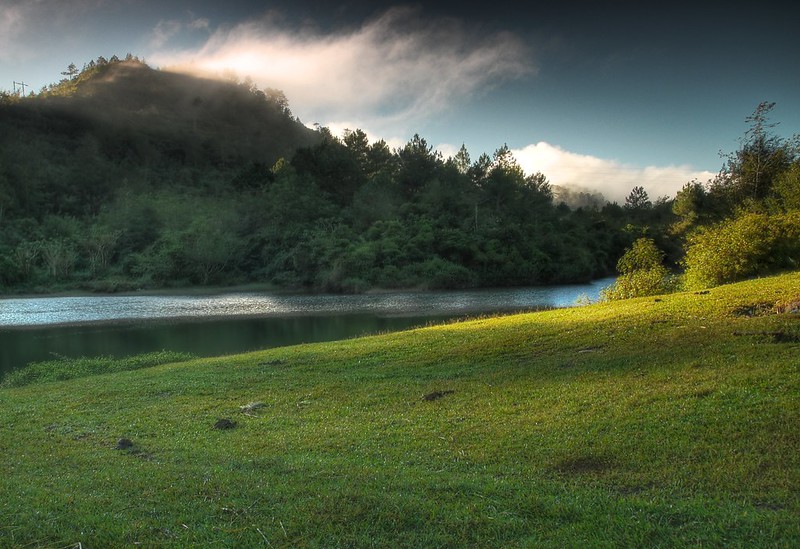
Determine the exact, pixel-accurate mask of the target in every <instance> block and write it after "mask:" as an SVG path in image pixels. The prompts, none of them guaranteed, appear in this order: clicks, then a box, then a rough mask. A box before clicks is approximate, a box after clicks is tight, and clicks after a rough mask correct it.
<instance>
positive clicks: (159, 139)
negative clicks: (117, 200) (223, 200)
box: [4, 59, 318, 166]
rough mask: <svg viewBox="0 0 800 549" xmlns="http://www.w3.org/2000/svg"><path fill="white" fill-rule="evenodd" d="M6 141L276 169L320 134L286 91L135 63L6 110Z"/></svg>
mask: <svg viewBox="0 0 800 549" xmlns="http://www.w3.org/2000/svg"><path fill="white" fill-rule="evenodd" d="M4 120H5V122H6V124H11V128H9V132H7V134H6V137H7V138H8V137H12V138H13V136H14V134H17V137H20V135H19V133H20V132H22V134H26V133H27V134H37V133H43V134H55V135H53V138H54V139H55V138H56V137H55V136H58V135H60V136H65V137H69V138H78V139H95V140H97V141H98V146H99V153H100V154H101V155H103V156H105V157H107V158H109V159H115V160H120V159H124V158H129V159H131V160H133V161H140V162H158V161H164V160H166V161H168V162H176V163H179V164H186V165H196V166H199V165H209V164H211V165H216V166H223V165H226V164H228V165H230V164H234V163H242V162H259V163H265V164H268V165H272V164H273V163H274V162H275V161H276V160H277V159H278V158H280V157H283V156H289V155H290V154H291V153H292V152H293V151H294V150H295V149H297V148H298V147H300V146H305V145H310V144H312V143H314V142H315V141H316V140H317V139H318V135H317V134H316V133H315V132H313V131H312V130H310V129H308V128H306V127H305V126H304V125H303V124H302V123H300V122H299V121H298V120H296V119H294V118H293V117H292V116H291V111H290V110H289V106H288V101H287V100H286V97H285V96H284V95H283V93H282V92H280V91H279V90H270V89H268V90H264V91H262V90H258V89H256V88H255V87H254V86H253V85H252V84H250V83H247V82H245V83H237V82H235V81H219V80H212V79H203V78H198V77H194V76H189V75H185V74H178V73H171V72H165V71H159V70H155V69H152V68H150V67H149V66H147V65H146V64H144V63H142V62H140V61H138V60H135V59H129V60H126V61H119V62H108V63H105V64H97V63H94V62H93V64H92V65H91V66H90V67H89V68H86V69H84V70H83V71H82V72H81V73H80V74H75V75H72V76H71V78H68V79H64V80H62V82H61V83H60V84H57V85H54V86H51V87H50V89H49V90H47V91H45V92H44V93H42V94H40V95H39V96H36V97H32V98H26V99H25V100H23V101H19V102H17V103H16V104H13V105H9V106H8V107H7V109H6V112H5V115H4Z"/></svg>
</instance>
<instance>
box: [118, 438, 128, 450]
mask: <svg viewBox="0 0 800 549" xmlns="http://www.w3.org/2000/svg"><path fill="white" fill-rule="evenodd" d="M131 448H133V441H132V440H131V439H129V438H121V439H119V440H118V441H117V445H116V446H114V449H115V450H130V449H131Z"/></svg>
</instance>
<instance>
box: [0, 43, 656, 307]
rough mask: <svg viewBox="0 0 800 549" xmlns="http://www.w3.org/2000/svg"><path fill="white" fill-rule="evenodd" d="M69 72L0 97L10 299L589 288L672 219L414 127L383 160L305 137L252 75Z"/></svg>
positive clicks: (99, 67)
mask: <svg viewBox="0 0 800 549" xmlns="http://www.w3.org/2000/svg"><path fill="white" fill-rule="evenodd" d="M75 71H76V68H75V67H69V68H67V71H65V74H64V76H65V77H66V78H64V79H63V81H62V82H60V83H59V84H58V85H55V86H52V87H51V89H49V90H48V91H47V92H46V93H42V94H40V95H38V96H35V97H32V98H26V99H25V100H24V101H19V102H16V103H14V104H3V105H0V109H2V116H0V224H2V227H3V231H2V232H0V250H7V253H6V256H5V259H4V261H3V262H2V265H1V266H0V277H2V281H3V283H4V290H5V291H16V292H19V291H48V290H54V289H69V288H84V289H108V288H111V289H113V288H144V287H169V286H181V285H192V284H218V285H226V284H239V283H249V282H270V283H272V284H275V285H278V286H284V287H289V288H294V289H310V290H317V291H319V290H325V291H343V292H352V291H365V290H367V289H369V288H376V287H377V288H382V287H386V288H404V287H406V288H416V287H435V288H440V287H449V288H461V287H467V286H511V285H532V284H533V285H536V284H539V285H540V284H553V283H569V282H582V281H586V280H589V279H592V278H596V277H600V276H605V275H608V274H610V273H611V272H613V267H614V263H615V262H616V260H617V259H618V257H619V256H620V255H621V254H622V252H623V250H624V248H625V247H626V246H628V245H629V244H630V243H631V241H632V240H633V237H632V236H631V235H632V234H633V233H625V232H624V231H623V230H622V229H623V227H625V226H626V225H628V224H635V226H636V227H637V231H639V232H641V233H642V234H648V235H651V234H654V235H659V234H661V233H663V228H664V227H666V226H668V224H669V223H668V222H667V221H665V220H664V219H662V211H661V210H659V209H658V208H657V207H647V208H644V209H642V208H635V209H629V208H625V209H623V208H618V210H614V209H613V208H606V207H603V208H595V209H594V210H593V211H592V213H588V212H582V211H580V212H577V211H571V210H570V209H569V208H568V207H566V206H556V205H555V204H554V203H553V189H552V188H551V186H550V184H549V182H548V180H547V178H546V176H545V175H544V174H541V173H537V174H533V175H529V176H526V175H525V174H524V173H523V171H522V169H521V168H520V166H519V165H518V164H517V162H516V160H515V159H514V157H513V155H512V153H511V151H510V149H509V148H508V146H505V145H504V146H503V147H501V148H499V149H498V150H497V151H495V153H494V155H493V156H491V157H490V156H489V155H486V154H481V155H480V156H479V157H478V159H477V160H476V161H475V162H472V161H471V159H470V155H469V153H468V152H467V150H466V147H462V149H461V150H460V151H459V152H458V153H457V154H456V155H455V158H452V159H447V160H444V159H443V158H442V155H441V154H440V153H439V152H437V151H435V150H434V149H433V147H432V146H431V145H430V144H428V143H427V141H426V140H425V139H424V138H422V137H420V136H419V135H415V136H414V137H413V138H412V139H411V140H410V141H409V142H408V143H407V144H406V145H404V146H403V147H400V148H398V149H396V150H391V149H390V148H389V147H388V146H387V144H386V143H385V142H383V141H378V142H375V143H372V144H370V142H369V140H368V138H367V135H366V134H365V133H364V132H363V131H361V130H353V131H350V130H348V131H346V132H345V134H344V136H343V137H342V138H341V139H340V138H338V137H335V136H333V135H332V134H331V132H330V131H329V130H328V129H327V128H320V129H319V131H317V132H313V131H310V130H308V129H307V128H305V127H304V126H302V125H301V124H299V122H298V121H296V120H295V119H293V118H291V113H290V110H289V108H288V102H287V100H286V97H285V96H284V95H283V94H282V93H281V92H279V91H278V90H272V89H267V90H266V91H261V90H258V89H257V88H256V87H255V86H254V85H253V83H252V82H251V81H245V82H238V81H237V80H235V79H233V80H231V81H227V82H221V81H212V80H199V79H196V78H192V77H189V76H185V75H178V74H171V73H166V72H161V71H157V70H153V69H151V68H150V67H148V66H147V65H145V64H144V63H142V62H140V61H139V60H137V59H135V58H133V57H132V56H131V57H129V58H126V59H125V60H124V61H120V60H119V59H116V58H112V59H111V60H105V59H98V60H97V61H96V62H91V63H89V64H88V65H87V66H86V67H85V68H84V69H83V70H81V71H79V72H78V73H76V72H75ZM641 192H642V193H643V192H644V191H643V189H641ZM644 194H645V195H646V193H644ZM648 231H649V232H648ZM659 244H661V241H659ZM665 249H667V250H669V248H668V247H665Z"/></svg>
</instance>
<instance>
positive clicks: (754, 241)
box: [685, 211, 800, 289]
mask: <svg viewBox="0 0 800 549" xmlns="http://www.w3.org/2000/svg"><path fill="white" fill-rule="evenodd" d="M798 265H800V211H793V212H789V213H786V214H777V215H767V214H765V213H743V214H740V215H738V216H736V217H734V218H732V219H727V220H725V221H722V222H720V223H717V224H715V225H712V226H710V227H707V228H702V229H699V230H698V231H696V232H695V233H694V234H692V235H691V236H690V237H689V239H688V249H687V251H686V259H685V266H686V276H685V284H686V287H687V289H697V288H707V287H711V286H717V285H719V284H725V283H728V282H734V281H737V280H742V279H744V278H748V277H752V276H757V275H762V274H767V273H771V272H775V271H777V270H780V269H784V268H797V267H798Z"/></svg>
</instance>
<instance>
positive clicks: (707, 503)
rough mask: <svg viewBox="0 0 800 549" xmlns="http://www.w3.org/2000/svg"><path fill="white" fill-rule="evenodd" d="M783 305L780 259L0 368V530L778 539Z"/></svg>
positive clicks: (795, 411)
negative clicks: (510, 301)
mask: <svg viewBox="0 0 800 549" xmlns="http://www.w3.org/2000/svg"><path fill="white" fill-rule="evenodd" d="M794 302H800V274H791V275H786V276H782V277H777V278H772V279H762V280H755V281H751V282H747V283H743V284H738V285H733V286H725V287H720V288H716V289H714V290H711V291H710V292H709V293H698V294H694V293H686V294H673V295H667V296H663V297H656V298H653V297H650V298H643V299H638V300H630V301H622V302H617V303H612V304H598V305H593V306H590V307H585V308H578V309H568V310H554V311H546V312H541V313H532V314H525V315H515V316H507V317H499V318H488V319H480V320H476V321H472V322H461V323H455V324H447V325H442V326H435V327H429V328H424V329H418V330H413V331H409V332H402V333H397V334H383V335H379V336H373V337H368V338H362V339H355V340H350V341H345V342H336V343H325V344H315V345H304V346H297V347H287V348H282V349H273V350H269V351H264V352H259V353H252V354H247V355H239V356H234V357H224V358H214V359H202V360H194V361H189V362H185V363H180V364H172V365H163V366H157V367H152V368H146V369H140V370H136V371H125V372H118V373H113V374H108V375H95V376H91V377H84V378H80V379H74V380H71V381H67V382H48V383H37V384H32V385H29V386H26V387H20V388H7V389H3V390H1V391H0V414H1V415H0V417H2V418H3V421H2V423H0V447H2V449H3V453H4V456H3V463H4V471H3V473H4V474H3V475H0V493H2V494H4V497H2V498H0V546H31V547H36V546H41V547H65V546H68V545H72V546H74V545H75V544H77V543H79V542H80V543H82V545H83V546H84V547H95V546H127V545H132V544H134V543H141V544H143V545H145V546H176V547H177V546H187V545H189V546H191V545H209V546H224V547H229V546H240V547H255V546H272V547H318V546H324V547H332V546H333V547H335V546H342V547H366V546H397V547H432V546H435V547H464V546H471V547H565V546H566V547H576V546H606V547H620V546H628V547H641V546H676V545H679V546H680V545H684V546H686V545H691V546H741V547H745V546H747V547H750V546H778V547H781V546H784V547H788V546H792V545H795V544H796V543H797V540H798V539H800V497H799V496H798V493H800V491H799V489H800V452H799V450H800V434H798V432H799V431H800V429H798V428H797V426H798V425H800V405H798V402H800V358H799V357H800V314H798V313H797V312H793V311H794V310H793V309H792V307H791V306H786V304H792V303H794ZM776 305H777V306H776ZM776 334H782V335H776ZM426 396H427V397H429V398H427V399H426V398H425V397H426ZM253 402H259V403H263V406H260V407H257V408H253V409H249V408H248V409H247V410H246V413H245V412H243V411H242V410H241V408H240V407H241V406H244V405H246V404H248V403H253ZM222 418H227V419H230V420H231V421H233V422H235V427H234V428H232V429H224V430H223V429H215V428H214V425H215V423H216V422H217V421H218V420H219V419H222ZM120 438H126V439H129V440H130V441H131V442H132V444H133V446H132V447H130V448H127V449H116V446H117V444H118V441H119V439H120Z"/></svg>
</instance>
